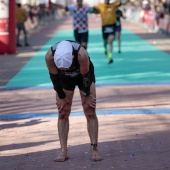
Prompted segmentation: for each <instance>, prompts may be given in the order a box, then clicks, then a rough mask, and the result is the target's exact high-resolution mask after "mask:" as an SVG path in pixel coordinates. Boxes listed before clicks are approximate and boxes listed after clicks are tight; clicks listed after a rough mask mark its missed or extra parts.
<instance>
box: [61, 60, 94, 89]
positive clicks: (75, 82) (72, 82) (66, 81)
mask: <svg viewBox="0 0 170 170" xmlns="http://www.w3.org/2000/svg"><path fill="white" fill-rule="evenodd" d="M89 72H90V83H92V82H94V83H95V82H96V80H95V74H94V66H93V63H92V62H90V67H89ZM60 83H61V86H62V88H63V89H65V90H71V91H73V90H74V89H75V87H76V86H78V88H79V89H80V90H82V75H81V74H79V75H78V76H76V77H68V76H62V77H61V76H60Z"/></svg>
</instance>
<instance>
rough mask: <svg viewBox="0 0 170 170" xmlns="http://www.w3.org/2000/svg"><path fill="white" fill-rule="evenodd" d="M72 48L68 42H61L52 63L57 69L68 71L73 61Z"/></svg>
mask: <svg viewBox="0 0 170 170" xmlns="http://www.w3.org/2000/svg"><path fill="white" fill-rule="evenodd" d="M72 53H73V48H72V45H71V43H70V42H69V41H61V42H59V43H58V45H57V47H56V51H55V53H54V63H55V65H56V66H57V68H66V69H68V68H69V67H70V66H71V64H72V61H73V55H72Z"/></svg>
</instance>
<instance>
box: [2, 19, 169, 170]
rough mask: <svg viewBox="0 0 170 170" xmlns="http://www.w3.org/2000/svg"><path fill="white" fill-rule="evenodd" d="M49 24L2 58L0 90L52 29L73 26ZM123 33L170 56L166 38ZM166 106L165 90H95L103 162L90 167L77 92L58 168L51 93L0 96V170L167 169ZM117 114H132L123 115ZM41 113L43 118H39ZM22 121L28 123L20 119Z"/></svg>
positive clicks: (145, 32) (21, 91) (9, 92)
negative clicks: (64, 154) (65, 155)
mask: <svg viewBox="0 0 170 170" xmlns="http://www.w3.org/2000/svg"><path fill="white" fill-rule="evenodd" d="M65 21H67V22H65ZM50 24H51V27H48V28H47V27H44V28H42V29H41V30H37V32H34V33H31V34H30V37H29V40H30V44H31V45H32V46H31V47H28V48H25V47H23V48H20V49H17V54H15V55H6V56H0V77H1V78H0V86H1V87H3V86H4V85H5V84H6V82H7V81H8V80H9V79H10V78H12V77H13V76H14V75H15V74H16V73H17V72H18V71H19V70H20V68H22V66H23V65H24V64H25V63H26V62H27V61H28V60H29V59H30V58H31V56H33V54H34V53H35V52H36V51H37V50H38V49H39V48H40V47H41V46H42V45H43V44H44V43H45V42H46V41H47V40H48V39H49V38H50V37H52V36H53V34H54V32H55V31H56V28H57V29H68V28H70V25H71V24H72V23H71V20H70V18H69V19H62V20H59V21H56V23H50ZM99 24H100V22H99V20H98V18H97V19H96V18H95V19H94V18H90V27H91V28H94V27H98V26H99ZM124 27H126V28H129V29H131V30H132V31H133V32H135V33H136V34H137V35H139V36H141V37H142V38H144V39H146V40H147V41H148V42H150V43H153V44H154V45H156V46H157V47H158V48H159V49H161V50H164V51H165V52H167V53H168V54H170V49H169V44H170V40H169V39H168V37H166V36H165V35H162V34H156V33H152V32H148V30H146V29H143V28H141V27H139V26H135V25H133V24H129V23H126V22H124ZM54 28H55V29H54ZM47 29H48V34H46V33H47ZM44 35H47V36H44ZM169 101H170V86H169V85H168V84H167V85H157V86H152V85H147V86H142V85H140V86H137V85H136V86H108V87H97V110H100V111H101V112H102V111H103V114H99V115H98V119H99V151H100V154H101V155H102V157H103V158H104V160H103V161H100V162H91V161H90V159H89V158H90V154H89V138H88V134H87V130H86V120H85V117H84V116H83V115H82V114H79V115H78V116H76V113H79V112H80V111H81V110H82V108H81V105H80V98H79V94H78V91H77V89H76V92H75V96H74V102H73V107H72V110H73V111H74V112H75V114H73V115H74V116H71V117H70V132H69V141H68V145H69V157H70V159H69V160H67V161H66V162H63V163H56V162H53V159H54V158H55V157H56V155H57V153H58V152H59V139H58V135H57V117H56V116H55V115H54V114H53V113H55V112H56V111H57V110H56V107H55V100H54V93H53V90H52V89H32V90H30V89H18V90H5V91H4V90H2V91H0V115H1V116H6V119H4V120H1V121H0V170H39V169H41V170H59V169H61V170H67V169H69V170H82V169H96V170H97V169H101V170H107V169H115V170H144V169H145V170H166V169H170V156H169V155H170V142H169V141H170V123H169V122H170V115H169V114H168V113H170V111H169V109H170V102H169ZM121 109H125V110H126V113H128V111H129V113H131V114H122V113H121V112H120V110H121ZM138 109H139V110H140V112H139V110H138ZM161 109H162V110H161ZM113 110H115V111H114V112H113ZM132 110H133V112H131V111H132ZM152 111H153V112H152ZM39 112H41V113H42V114H41V115H40V116H39V117H38V116H37V115H38V113H39ZM106 112H107V113H106ZM43 113H44V115H43ZM105 113H106V114H105ZM116 113H117V114H116ZM123 113H125V112H123ZM158 113H159V114H158ZM8 115H10V117H11V115H14V117H13V118H14V119H8ZM15 115H17V116H15ZM24 115H26V116H28V117H27V119H20V118H22V116H24ZM34 115H36V117H34Z"/></svg>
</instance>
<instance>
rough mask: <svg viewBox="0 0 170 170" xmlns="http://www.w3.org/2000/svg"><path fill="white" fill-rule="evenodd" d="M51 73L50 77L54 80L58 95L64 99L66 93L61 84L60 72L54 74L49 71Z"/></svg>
mask: <svg viewBox="0 0 170 170" xmlns="http://www.w3.org/2000/svg"><path fill="white" fill-rule="evenodd" d="M49 74H50V78H51V81H52V83H53V86H54V90H55V91H56V92H57V94H58V97H59V98H60V99H64V98H65V97H66V94H65V93H64V91H63V88H62V86H61V84H60V79H59V75H58V74H52V73H49Z"/></svg>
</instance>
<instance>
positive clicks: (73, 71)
mask: <svg viewBox="0 0 170 170" xmlns="http://www.w3.org/2000/svg"><path fill="white" fill-rule="evenodd" d="M66 41H69V42H70V43H71V45H72V47H73V55H74V58H73V62H72V65H71V66H70V68H69V69H68V70H66V71H62V70H60V69H59V68H57V69H58V71H59V74H60V76H67V77H77V76H78V75H80V65H79V63H78V52H79V50H80V48H81V47H82V46H81V44H80V43H79V42H77V41H72V40H66ZM58 43H59V42H58ZM58 43H56V44H54V45H53V46H52V47H51V51H52V54H53V56H54V53H55V51H56V47H57V45H58Z"/></svg>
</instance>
